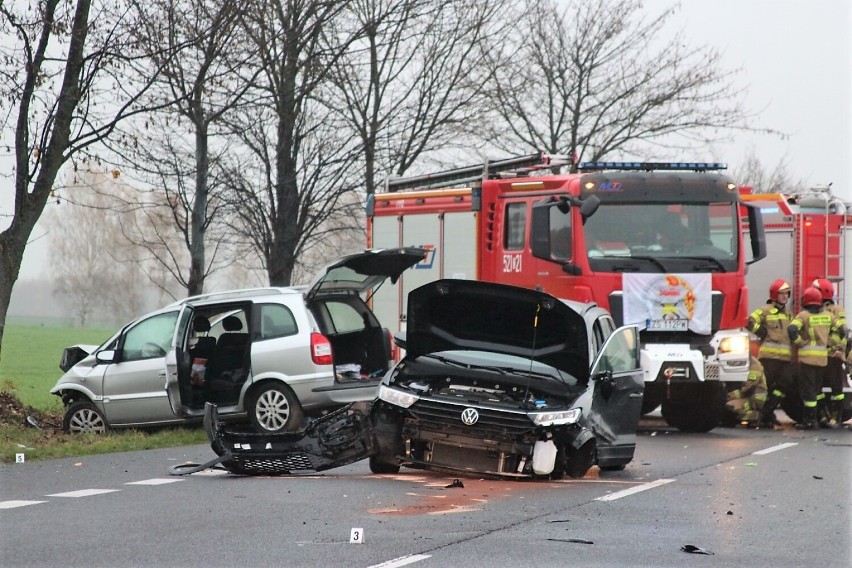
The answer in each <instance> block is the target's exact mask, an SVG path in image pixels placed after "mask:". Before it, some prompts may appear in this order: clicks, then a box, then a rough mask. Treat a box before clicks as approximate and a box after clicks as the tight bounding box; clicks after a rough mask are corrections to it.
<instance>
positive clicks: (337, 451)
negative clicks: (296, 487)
mask: <svg viewBox="0 0 852 568" xmlns="http://www.w3.org/2000/svg"><path fill="white" fill-rule="evenodd" d="M204 430H205V432H206V433H207V437H208V438H209V439H210V446H211V447H212V448H213V451H214V452H216V454H217V456H218V457H217V458H216V459H214V460H211V461H209V462H207V463H205V464H200V465H197V464H181V465H177V466H173V467H172V468H170V469H169V472H170V473H171V474H172V475H186V474H189V473H195V472H197V471H201V470H203V469H206V468H209V467H213V466H219V467H221V468H224V469H226V470H228V471H229V472H231V473H234V474H238V475H288V474H294V473H304V472H313V471H324V470H327V469H332V468H335V467H341V466H344V465H348V464H351V463H354V462H357V461H360V460H363V459H366V458H368V457H370V456H371V455H373V453H374V451H375V441H374V439H373V429H372V427H371V425H370V403H366V402H361V403H354V404H350V405H349V406H346V407H344V408H342V409H340V410H337V411H335V412H332V413H330V414H328V415H326V416H323V417H322V418H320V419H318V420H315V421H314V422H312V423H311V424H310V425H309V426H308V427H307V428H306V429H305V430H303V431H301V432H285V433H281V434H259V433H253V432H238V431H229V430H227V429H226V428H225V426H224V424H223V423H221V422H219V420H218V418H217V415H216V405H214V404H210V403H208V404H207V405H206V407H205V409H204Z"/></svg>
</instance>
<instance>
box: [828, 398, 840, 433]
mask: <svg viewBox="0 0 852 568" xmlns="http://www.w3.org/2000/svg"><path fill="white" fill-rule="evenodd" d="M828 405H829V406H828V407H829V414H830V417H829V420H828V427H829V428H831V429H832V430H837V429H838V428H840V427H841V425H842V424H843V401H842V400H832V401H831V402H829V403H828Z"/></svg>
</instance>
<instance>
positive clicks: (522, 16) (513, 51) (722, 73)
mask: <svg viewBox="0 0 852 568" xmlns="http://www.w3.org/2000/svg"><path fill="white" fill-rule="evenodd" d="M675 9H676V8H668V9H666V10H664V11H663V12H662V13H660V14H658V15H654V16H647V15H645V13H644V12H643V11H642V3H641V1H640V0H600V1H597V2H585V1H582V0H567V1H564V2H556V1H555V0H526V1H525V2H523V3H522V5H521V6H520V7H519V8H518V11H517V14H516V17H515V18H514V19H515V20H517V21H518V27H519V28H520V29H524V30H525V33H519V34H513V35H511V36H509V37H508V38H507V41H506V43H504V44H503V46H502V49H501V50H500V51H492V52H490V53H486V54H484V59H485V61H486V62H487V64H488V65H489V68H490V69H491V70H492V71H493V73H494V76H495V80H494V82H493V84H492V85H491V88H490V89H488V91H487V93H488V94H489V95H490V98H491V105H492V107H493V108H494V109H495V111H494V116H495V120H494V121H493V124H494V127H493V128H489V127H485V128H477V129H475V130H473V131H472V135H473V136H475V137H478V138H479V139H480V140H482V141H483V142H484V143H486V144H490V145H493V146H494V147H495V148H497V149H500V150H503V151H507V152H512V153H519V152H520V153H524V152H528V151H529V150H530V149H537V150H544V151H547V152H552V153H564V154H575V156H576V157H577V158H582V159H584V160H592V161H594V160H599V159H601V158H603V157H605V156H610V155H612V154H613V153H614V152H619V153H621V154H623V155H626V156H643V157H648V156H649V155H653V154H655V153H657V154H659V153H667V152H668V153H671V152H672V151H674V150H682V149H683V148H690V147H694V146H695V145H696V144H700V143H704V142H706V140H705V139H704V138H703V137H704V136H706V135H707V133H708V132H709V133H711V135H712V134H713V133H714V132H716V133H718V132H721V131H730V129H748V128H750V127H749V124H748V123H749V119H750V118H752V117H750V116H749V115H748V114H747V113H746V112H745V111H743V107H742V104H741V101H740V100H739V99H738V96H739V95H740V91H739V90H738V89H736V88H734V86H733V84H732V80H733V78H734V76H735V72H734V71H726V70H724V69H722V68H721V67H720V64H719V53H718V51H717V50H715V49H710V48H707V47H693V46H690V45H689V43H688V41H687V38H685V37H683V34H675V35H674V36H670V35H669V33H668V32H666V33H663V30H664V27H665V25H666V23H667V20H668V19H669V17H670V16H671V14H672V12H673V11H674V10H675ZM664 37H670V38H671V39H667V40H666V39H663V38H664ZM477 126H480V125H477Z"/></svg>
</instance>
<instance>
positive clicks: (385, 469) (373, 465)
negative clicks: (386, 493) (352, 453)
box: [370, 456, 399, 473]
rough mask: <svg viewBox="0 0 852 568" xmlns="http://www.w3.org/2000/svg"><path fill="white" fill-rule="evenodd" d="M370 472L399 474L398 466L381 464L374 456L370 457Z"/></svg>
mask: <svg viewBox="0 0 852 568" xmlns="http://www.w3.org/2000/svg"><path fill="white" fill-rule="evenodd" d="M370 471H372V472H373V473H399V465H398V464H392V463H387V462H383V461H381V460H379V458H377V457H376V456H370Z"/></svg>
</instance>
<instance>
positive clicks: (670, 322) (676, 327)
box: [645, 319, 689, 331]
mask: <svg viewBox="0 0 852 568" xmlns="http://www.w3.org/2000/svg"><path fill="white" fill-rule="evenodd" d="M645 327H646V329H649V330H653V331H687V330H688V329H689V320H686V319H659V320H651V319H649V320H646V321H645Z"/></svg>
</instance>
